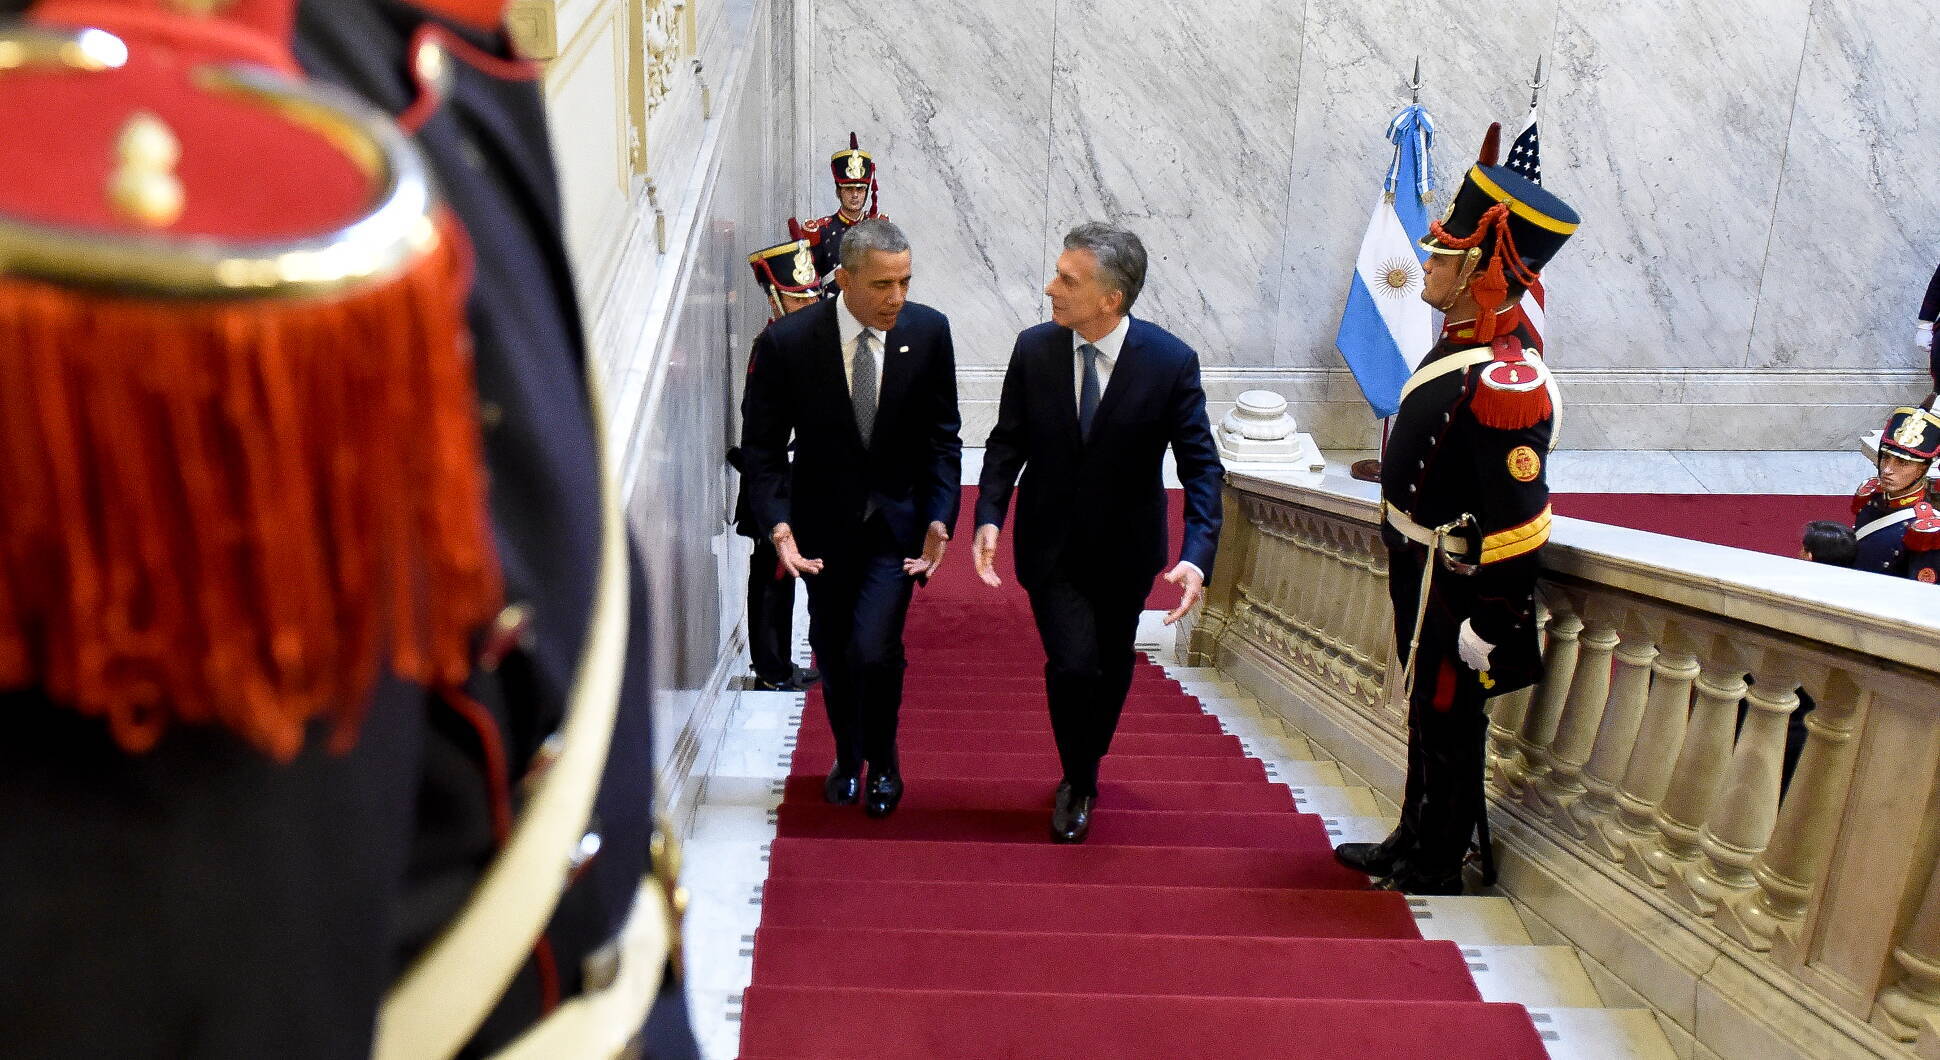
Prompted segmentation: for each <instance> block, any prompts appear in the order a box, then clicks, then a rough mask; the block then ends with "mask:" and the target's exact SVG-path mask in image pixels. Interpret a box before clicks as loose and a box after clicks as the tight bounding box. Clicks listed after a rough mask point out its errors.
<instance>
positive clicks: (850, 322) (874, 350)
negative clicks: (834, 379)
mask: <svg viewBox="0 0 1940 1060" xmlns="http://www.w3.org/2000/svg"><path fill="white" fill-rule="evenodd" d="M835 330H836V332H837V333H838V334H839V335H840V336H841V339H842V381H843V384H844V385H846V386H847V387H848V388H849V396H850V398H851V399H853V398H854V397H855V340H856V339H857V338H858V337H859V336H861V334H862V333H863V332H865V331H866V332H868V333H869V353H870V355H871V356H873V357H875V359H876V398H877V401H878V402H880V401H881V399H882V359H883V353H884V351H885V350H886V349H887V348H888V341H889V336H887V335H885V334H883V333H882V332H880V331H877V330H876V329H875V328H866V327H863V326H862V321H860V320H857V319H856V318H855V314H854V313H851V312H849V303H847V302H845V301H843V300H842V296H841V295H837V296H836V298H835Z"/></svg>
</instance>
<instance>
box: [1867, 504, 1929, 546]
mask: <svg viewBox="0 0 1940 1060" xmlns="http://www.w3.org/2000/svg"><path fill="white" fill-rule="evenodd" d="M1916 507H1917V506H1916V505H1908V506H1906V507H1904V508H1901V509H1900V510H1899V511H1897V512H1894V513H1893V514H1891V515H1882V516H1880V517H1879V518H1877V519H1874V520H1873V521H1872V522H1870V523H1867V524H1866V525H1865V526H1862V527H1860V528H1859V530H1858V532H1856V533H1854V534H1853V535H1852V536H1853V538H1854V539H1855V540H1863V539H1865V538H1866V537H1867V536H1868V535H1870V534H1874V533H1877V532H1879V531H1881V530H1884V529H1886V528H1887V527H1889V526H1898V525H1899V524H1901V523H1904V522H1909V521H1911V520H1912V518H1913V515H1914V509H1915V508H1916Z"/></svg>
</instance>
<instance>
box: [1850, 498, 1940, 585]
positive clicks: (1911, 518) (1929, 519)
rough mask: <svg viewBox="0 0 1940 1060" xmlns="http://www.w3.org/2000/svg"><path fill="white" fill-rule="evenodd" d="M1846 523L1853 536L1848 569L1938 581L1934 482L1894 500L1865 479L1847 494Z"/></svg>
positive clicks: (1939, 521) (1939, 518)
mask: <svg viewBox="0 0 1940 1060" xmlns="http://www.w3.org/2000/svg"><path fill="white" fill-rule="evenodd" d="M1852 525H1853V533H1854V535H1856V536H1857V537H1858V538H1859V555H1858V558H1857V559H1855V560H1854V561H1853V569H1854V570H1864V571H1872V572H1873V573H1875V574H1890V575H1892V576H1894V577H1896V578H1912V579H1913V580H1915V581H1920V582H1925V583H1927V584H1929V585H1931V584H1934V583H1936V582H1940V486H1935V485H1933V484H1932V483H1931V482H1929V483H1928V484H1927V487H1926V488H1925V489H1922V490H1920V491H1918V492H1916V493H1914V494H1913V495H1911V496H1909V497H1905V498H1902V499H1901V500H1899V501H1897V502H1895V501H1889V500H1887V499H1886V494H1885V492H1884V491H1882V490H1881V489H1880V488H1879V480H1878V479H1876V478H1872V479H1867V480H1866V484H1865V485H1863V486H1861V487H1859V492H1858V493H1855V494H1854V495H1853V498H1852Z"/></svg>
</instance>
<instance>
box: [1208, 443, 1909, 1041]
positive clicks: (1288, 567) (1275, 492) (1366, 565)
mask: <svg viewBox="0 0 1940 1060" xmlns="http://www.w3.org/2000/svg"><path fill="white" fill-rule="evenodd" d="M1377 496H1378V495H1377V492H1376V490H1375V488H1374V487H1373V486H1372V485H1369V484H1366V483H1360V482H1355V481H1353V480H1351V479H1345V478H1341V477H1338V476H1334V475H1324V476H1323V475H1318V474H1301V473H1286V474H1282V473H1274V474H1270V475H1269V474H1262V475H1257V476H1255V475H1248V474H1243V473H1234V474H1233V475H1231V476H1230V478H1229V481H1228V487H1227V491H1226V499H1225V504H1226V536H1225V539H1224V542H1223V544H1222V553H1221V557H1220V562H1219V566H1218V570H1217V571H1215V574H1214V579H1213V584H1212V586H1211V587H1210V590H1209V593H1208V597H1207V606H1206V609H1205V611H1204V613H1203V614H1201V615H1199V616H1198V617H1197V618H1196V619H1195V620H1194V624H1193V625H1192V627H1191V628H1190V630H1189V631H1188V633H1187V635H1186V638H1185V640H1184V641H1182V643H1184V644H1185V645H1186V650H1187V653H1188V655H1189V657H1191V658H1192V661H1194V662H1196V663H1199V664H1202V665H1203V664H1206V663H1214V664H1216V665H1220V666H1222V667H1226V668H1228V669H1231V670H1233V671H1235V672H1236V673H1237V674H1238V675H1239V676H1240V678H1241V680H1242V681H1243V682H1246V683H1251V684H1258V683H1260V682H1261V681H1265V682H1268V683H1271V684H1275V685H1277V686H1278V687H1279V689H1280V690H1281V691H1282V692H1284V693H1286V695H1285V696H1283V697H1282V698H1283V700H1284V701H1286V702H1289V703H1299V704H1302V706H1301V707H1299V708H1298V709H1299V710H1300V711H1303V712H1304V714H1303V716H1301V717H1298V718H1295V719H1293V720H1295V721H1296V723H1297V724H1301V725H1302V726H1303V727H1305V728H1307V729H1308V730H1309V731H1310V732H1312V733H1313V734H1314V735H1316V737H1317V738H1318V739H1320V741H1321V743H1322V744H1323V745H1326V746H1328V747H1329V749H1330V750H1335V749H1336V748H1337V747H1343V746H1344V747H1346V748H1347V752H1346V753H1345V754H1340V757H1341V758H1342V761H1343V763H1344V764H1347V765H1349V766H1351V767H1353V768H1355V769H1356V770H1357V771H1359V772H1361V773H1362V774H1363V776H1364V777H1366V778H1367V779H1368V780H1369V782H1370V783H1373V784H1374V785H1375V786H1376V787H1377V788H1380V789H1382V790H1384V791H1387V792H1389V793H1390V794H1391V795H1398V793H1399V787H1400V783H1399V777H1400V763H1401V759H1402V752H1403V748H1404V747H1405V711H1404V710H1403V707H1402V705H1401V704H1400V703H1399V702H1397V699H1398V694H1397V693H1398V688H1399V675H1398V673H1397V667H1396V665H1395V659H1394V645H1393V640H1394V636H1393V627H1392V616H1391V611H1390V607H1389V603H1388V595H1387V575H1388V568H1387V555H1386V551H1385V549H1384V548H1383V546H1382V545H1381V541H1380V534H1379V524H1378V519H1379V505H1378V501H1377ZM1543 562H1544V567H1545V574H1544V577H1543V580H1542V582H1541V583H1540V586H1539V601H1538V602H1539V605H1540V606H1539V610H1540V612H1541V614H1542V617H1543V622H1544V629H1545V644H1546V650H1545V660H1544V668H1545V675H1544V678H1543V680H1542V681H1541V682H1540V683H1539V684H1538V685H1537V686H1536V687H1535V688H1533V689H1530V690H1528V691H1525V692H1522V693H1519V694H1516V695H1512V696H1507V697H1502V698H1500V699H1497V700H1494V701H1492V703H1491V708H1490V729H1489V750H1490V780H1489V784H1490V796H1491V812H1492V816H1494V817H1495V818H1496V819H1497V822H1498V826H1499V831H1501V832H1502V833H1503V835H1504V841H1503V845H1504V846H1505V847H1513V848H1514V849H1513V850H1505V851H1504V857H1505V868H1504V882H1505V887H1506V888H1507V889H1508V890H1509V891H1510V893H1512V894H1516V895H1517V897H1519V898H1523V899H1524V900H1525V901H1533V899H1531V898H1529V897H1527V896H1524V895H1521V894H1518V893H1517V882H1518V877H1517V874H1516V873H1517V869H1516V866H1517V865H1518V864H1523V865H1530V866H1534V868H1533V869H1532V870H1531V871H1537V872H1540V873H1542V874H1545V875H1546V876H1547V877H1548V878H1550V879H1552V880H1564V881H1568V886H1569V887H1570V888H1572V889H1574V890H1577V891H1581V892H1582V893H1584V894H1605V895H1613V896H1616V898H1613V899H1611V900H1610V903H1611V904H1609V908H1610V909H1615V908H1617V907H1618V906H1619V905H1624V904H1625V903H1629V905H1626V906H1625V907H1626V908H1633V909H1634V913H1635V914H1637V915H1646V916H1648V917H1650V918H1651V920H1652V921H1653V923H1655V924H1658V925H1674V926H1675V928H1676V929H1677V932H1678V937H1677V938H1675V939H1670V940H1663V939H1658V938H1657V937H1658V936H1661V935H1662V934H1663V932H1662V931H1660V930H1658V929H1657V928H1656V927H1646V926H1644V925H1640V924H1635V923H1632V924H1629V925H1627V926H1628V930H1629V931H1630V932H1632V933H1633V937H1632V938H1630V939H1627V940H1624V944H1625V945H1631V944H1635V943H1637V942H1639V941H1644V942H1645V945H1657V946H1660V947H1661V948H1665V949H1666V950H1681V951H1682V952H1683V953H1685V954H1686V955H1687V956H1685V957H1682V958H1679V960H1682V961H1683V963H1684V964H1686V965H1693V966H1695V965H1703V964H1704V962H1703V960H1702V955H1701V954H1700V955H1699V956H1698V957H1690V956H1688V955H1689V953H1690V952H1691V951H1692V950H1693V948H1696V949H1700V950H1701V949H1703V948H1705V947H1708V948H1710V949H1712V950H1714V951H1715V954H1714V956H1717V957H1723V958H1727V959H1729V960H1730V961H1731V962H1732V963H1733V965H1734V966H1736V967H1737V968H1739V969H1740V970H1742V971H1743V972H1746V973H1748V976H1746V977H1741V978H1743V979H1744V983H1743V984H1740V985H1739V986H1736V987H1733V988H1732V989H1735V990H1737V991H1738V997H1739V1001H1740V1004H1741V1005H1747V1006H1750V1007H1751V1008H1752V1010H1753V1011H1755V1010H1756V1007H1757V1004H1759V1003H1773V1004H1779V1005H1782V1006H1783V1007H1784V1008H1785V1009H1786V1010H1787V1011H1788V1018H1789V1022H1785V1021H1781V1024H1780V1025H1783V1026H1786V1028H1787V1029H1786V1031H1785V1032H1784V1033H1783V1034H1779V1033H1777V1032H1776V1031H1771V1030H1770V1028H1764V1030H1765V1031H1767V1037H1773V1038H1775V1039H1780V1040H1801V1041H1802V1040H1811V1041H1815V1042H1818V1043H1820V1044H1819V1045H1815V1046H1813V1047H1810V1048H1807V1047H1800V1048H1799V1051H1798V1055H1812V1053H1813V1051H1814V1049H1816V1048H1820V1047H1823V1046H1824V1043H1837V1044H1838V1046H1839V1047H1840V1048H1841V1049H1842V1050H1851V1051H1857V1052H1861V1053H1872V1054H1875V1055H1894V1054H1895V1053H1896V1052H1901V1051H1903V1050H1904V1046H1900V1045H1897V1044H1896V1043H1897V1042H1912V1041H1916V1040H1922V1039H1923V1038H1925V1039H1931V1038H1932V1036H1933V1031H1932V1029H1930V1024H1932V1025H1933V1026H1940V1021H1937V1020H1936V1017H1940V874H1936V859H1935V852H1936V848H1940V825H1937V824H1936V821H1940V818H1936V817H1935V816H1934V814H1933V810H1934V808H1935V807H1936V806H1940V589H1935V588H1934V587H1932V586H1927V585H1921V584H1918V583H1914V582H1910V581H1903V580H1898V579H1890V578H1886V577H1882V576H1878V575H1871V574H1862V573H1857V572H1852V571H1843V570H1834V569H1830V568H1826V567H1820V566H1814V565H1811V564H1807V563H1803V562H1799V561H1796V560H1790V559H1783V558H1779V557H1773V556H1766V555H1762V554H1758V553H1752V552H1747V551H1743V550H1740V549H1734V548H1726V547H1722V546H1717V545H1710V544H1705V543H1702V542H1694V541H1686V540H1681V539H1677V538H1670V537H1665V536H1662V535H1657V534H1648V533H1643V532H1640V531H1633V530H1627V529H1623V528H1620V527H1612V526H1606V525H1602V524H1597V523H1590V522H1585V521H1581V520H1575V519H1568V518H1558V519H1556V521H1555V524H1554V530H1553V534H1552V537H1551V540H1550V543H1549V545H1548V546H1546V548H1545V550H1544V552H1543ZM1263 698H1270V697H1266V696H1263ZM1804 702H1809V703H1810V704H1812V709H1809V710H1806V709H1804V708H1802V706H1801V704H1802V703H1804ZM1795 715H1797V716H1798V717H1797V719H1795ZM1741 717H1742V721H1741V720H1740V719H1741ZM1795 720H1802V723H1803V724H1802V731H1803V749H1802V751H1801V752H1799V753H1798V757H1797V763H1796V766H1795V767H1794V769H1793V771H1792V772H1791V773H1790V775H1789V777H1788V776H1787V774H1786V772H1785V760H1786V755H1787V738H1788V730H1790V729H1793V728H1794V724H1793V723H1794V721H1795ZM1315 730H1318V731H1315ZM1794 738H1795V739H1796V736H1795V737H1794ZM1357 749H1358V750H1357ZM1503 826H1506V827H1503ZM1519 859H1520V860H1519ZM1525 878H1529V879H1533V877H1525ZM1585 881H1589V882H1585ZM1617 899H1621V901H1617ZM1538 912H1542V910H1540V909H1539V910H1538ZM1546 915H1547V914H1546ZM1604 915H1605V916H1606V917H1616V918H1617V919H1619V920H1621V919H1622V917H1621V916H1619V915H1618V914H1616V913H1613V912H1607V911H1606V913H1605V914H1604ZM1555 916H1556V918H1557V920H1558V921H1559V922H1566V921H1568V919H1569V914H1568V913H1567V911H1558V912H1557V913H1556V914H1555ZM1606 926H1607V925H1606ZM1621 929H1622V928H1621V927H1620V928H1619V930H1621ZM1564 930H1565V933H1566V934H1567V933H1568V928H1567V927H1564ZM1585 934H1593V932H1589V931H1587V930H1586V931H1585ZM1653 939H1656V941H1649V940H1653ZM1573 941H1577V942H1578V944H1579V946H1582V947H1584V948H1585V949H1586V951H1588V952H1589V954H1590V955H1591V956H1592V957H1596V958H1597V959H1599V960H1602V961H1603V962H1604V963H1605V964H1606V965H1607V966H1609V967H1611V968H1613V969H1617V970H1622V969H1624V968H1626V967H1636V966H1638V962H1637V961H1634V960H1630V959H1628V958H1627V956H1626V955H1625V954H1623V953H1620V952H1612V953H1610V954H1609V955H1608V958H1607V959H1606V958H1605V957H1604V956H1602V955H1600V954H1599V953H1598V952H1597V951H1598V949H1599V948H1602V949H1611V948H1612V946H1611V943H1610V942H1609V940H1607V939H1606V940H1603V941H1602V942H1601V943H1597V942H1595V940H1586V939H1573ZM1716 974H1717V973H1716V971H1715V969H1708V970H1707V969H1706V968H1701V967H1700V968H1696V969H1695V971H1694V976H1696V977H1698V978H1704V977H1710V978H1712V979H1715V978H1716ZM1640 978H1646V979H1650V978H1653V977H1651V976H1640ZM1745 984H1749V985H1745ZM1630 985H1631V986H1632V987H1633V988H1635V989H1637V990H1638V991H1639V992H1640V993H1642V994H1643V995H1644V996H1645V997H1646V998H1649V999H1650V1000H1651V1001H1652V1002H1653V1004H1658V1005H1659V1007H1660V1009H1661V1010H1663V1011H1665V1012H1666V1014H1667V1015H1669V1016H1670V1017H1671V1018H1672V1019H1673V1020H1676V1021H1679V1022H1683V1020H1684V1015H1685V1014H1681V1013H1680V1011H1679V1009H1680V1003H1681V998H1680V997H1679V996H1677V995H1676V992H1677V990H1678V989H1681V987H1666V986H1665V984H1664V983H1662V982H1632V983H1630ZM1687 985H1690V986H1693V987H1695V986H1698V985H1702V984H1699V983H1698V981H1697V978H1694V979H1693V980H1692V982H1691V983H1690V984H1687ZM1659 993H1662V994H1663V995H1664V996H1662V997H1660V996H1658V994H1659ZM1759 998H1763V999H1764V1002H1759V1001H1758V1000H1757V999H1759ZM1687 1007H1688V1008H1689V1010H1690V1011H1689V1012H1688V1018H1689V1020H1690V1022H1691V1024H1692V1025H1691V1026H1689V1027H1687V1028H1686V1029H1687V1030H1690V1031H1692V1033H1693V1034H1694V1035H1696V1037H1697V1039H1698V1041H1699V1042H1700V1043H1705V1042H1707V1040H1708V1039H1712V1038H1716V1037H1717V1036H1719V1035H1723V1036H1724V1038H1723V1039H1720V1040H1719V1041H1717V1042H1715V1043H1712V1044H1710V1047H1711V1048H1713V1049H1715V1050H1717V1051H1720V1052H1723V1054H1724V1055H1732V1053H1731V1052H1729V1051H1726V1050H1725V1049H1724V1048H1723V1046H1724V1045H1726V1044H1736V1045H1737V1046H1738V1047H1741V1048H1742V1047H1743V1043H1744V1042H1746V1041H1750V1040H1753V1038H1756V1037H1757V1032H1758V1031H1759V1030H1760V1028H1758V1027H1754V1026H1748V1027H1747V1028H1745V1029H1744V1034H1749V1035H1752V1038H1746V1037H1744V1036H1743V1035H1740V1036H1739V1037H1737V1038H1732V1037H1731V1035H1732V1034H1733V1033H1736V1032H1734V1031H1730V1030H1728V1029H1723V1028H1722V1025H1723V1024H1727V1023H1729V1022H1730V1021H1729V1020H1725V1021H1720V1020H1718V1019H1717V1018H1716V1017H1715V1016H1712V1017H1711V1020H1712V1023H1711V1025H1710V1026H1708V1027H1706V1028H1703V1029H1700V1028H1699V1026H1698V1024H1699V1023H1700V1022H1701V1021H1699V1020H1698V1019H1697V1016H1696V1008H1697V1007H1699V1006H1697V1005H1695V1004H1694V1003H1693V1004H1688V1005H1687ZM1806 1024H1810V1026H1809V1027H1805V1025H1806ZM1794 1025H1797V1026H1794ZM1801 1027H1805V1029H1800V1028H1801ZM1707 1032H1708V1033H1707ZM1921 1049H1922V1051H1923V1052H1929V1054H1930V1055H1936V1056H1940V1042H1932V1041H1928V1040H1922V1041H1921Z"/></svg>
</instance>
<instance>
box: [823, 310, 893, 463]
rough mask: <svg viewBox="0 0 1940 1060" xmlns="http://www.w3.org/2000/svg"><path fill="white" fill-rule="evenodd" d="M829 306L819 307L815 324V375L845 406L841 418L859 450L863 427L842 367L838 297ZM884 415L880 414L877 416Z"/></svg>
mask: <svg viewBox="0 0 1940 1060" xmlns="http://www.w3.org/2000/svg"><path fill="white" fill-rule="evenodd" d="M823 305H824V306H826V308H818V309H817V310H815V311H816V312H820V313H821V314H822V318H821V320H819V321H817V322H816V325H815V351H814V360H815V374H816V376H818V377H819V379H820V381H821V385H822V389H823V390H824V392H826V393H828V394H829V396H830V399H831V400H832V401H834V402H836V406H835V407H836V408H839V409H842V410H843V411H844V414H843V415H842V417H841V419H842V421H843V422H844V423H847V424H848V425H849V430H848V437H849V439H850V440H852V441H853V442H855V446H856V448H857V449H861V448H862V447H863V445H862V429H861V428H860V427H857V426H856V422H855V401H854V399H852V398H851V397H850V396H849V377H848V374H847V373H846V372H845V371H844V370H843V368H842V329H841V328H840V327H838V326H837V325H836V323H835V299H833V298H831V299H829V300H828V301H827V302H824V303H823ZM877 418H878V419H880V418H881V416H880V415H878V417H877Z"/></svg>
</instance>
